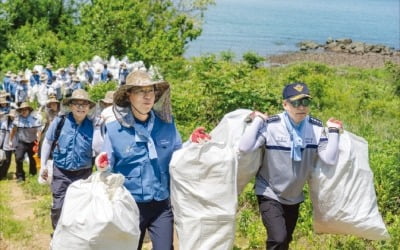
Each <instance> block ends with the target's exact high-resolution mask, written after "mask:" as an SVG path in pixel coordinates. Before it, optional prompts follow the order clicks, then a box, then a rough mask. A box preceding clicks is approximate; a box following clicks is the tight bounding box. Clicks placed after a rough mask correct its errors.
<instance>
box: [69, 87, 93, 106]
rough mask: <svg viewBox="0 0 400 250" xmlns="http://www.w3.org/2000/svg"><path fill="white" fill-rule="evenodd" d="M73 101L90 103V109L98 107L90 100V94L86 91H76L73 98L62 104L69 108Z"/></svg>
mask: <svg viewBox="0 0 400 250" xmlns="http://www.w3.org/2000/svg"><path fill="white" fill-rule="evenodd" d="M73 100H83V101H88V102H89V103H90V108H93V107H94V106H96V103H95V102H93V101H92V100H90V99H89V94H88V93H87V92H86V91H85V90H84V89H76V90H74V92H72V95H71V97H69V98H66V99H64V100H63V102H62V104H63V105H65V106H69V105H70V104H71V102H72V101H73Z"/></svg>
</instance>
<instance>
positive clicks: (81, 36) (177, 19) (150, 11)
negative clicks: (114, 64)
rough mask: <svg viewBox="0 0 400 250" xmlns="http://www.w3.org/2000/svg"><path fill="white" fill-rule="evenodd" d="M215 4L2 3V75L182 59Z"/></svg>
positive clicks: (146, 0) (190, 0) (197, 0)
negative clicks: (94, 63)
mask: <svg viewBox="0 0 400 250" xmlns="http://www.w3.org/2000/svg"><path fill="white" fill-rule="evenodd" d="M213 3H214V1H213V0H178V1H177V0H166V1H155V0H137V1H125V0H113V1H110V0H96V1H86V0H85V1H83V0H12V1H11V0H7V1H1V2H0V13H1V15H0V57H1V58H2V60H1V62H0V71H1V72H3V73H4V71H7V70H12V71H14V72H15V71H18V70H20V69H25V68H32V67H33V66H34V65H36V64H40V65H46V64H47V63H51V64H53V65H54V66H57V67H65V66H66V65H69V64H70V63H75V64H77V63H79V62H81V61H87V60H90V59H92V57H93V56H94V55H98V56H101V57H102V58H109V57H110V56H116V57H118V58H122V57H123V56H128V57H129V59H130V60H131V61H137V60H142V61H144V62H145V63H146V64H147V65H149V64H157V63H162V62H164V61H166V60H170V59H171V58H173V57H176V56H181V55H182V54H183V52H184V50H185V47H186V45H187V43H188V42H190V41H192V40H194V39H196V38H197V37H198V36H199V35H200V33H201V23H202V17H203V12H204V11H205V10H206V8H207V6H208V5H210V4H213Z"/></svg>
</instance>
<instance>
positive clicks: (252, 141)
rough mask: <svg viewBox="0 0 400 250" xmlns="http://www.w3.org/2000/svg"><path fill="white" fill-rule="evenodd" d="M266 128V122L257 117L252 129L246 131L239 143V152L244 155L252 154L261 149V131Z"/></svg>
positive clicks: (251, 126)
mask: <svg viewBox="0 0 400 250" xmlns="http://www.w3.org/2000/svg"><path fill="white" fill-rule="evenodd" d="M263 127H264V120H263V119H262V118H260V117H258V116H256V117H255V118H254V120H253V122H252V123H251V125H250V127H249V128H248V129H246V131H245V132H244V134H243V135H242V137H241V138H240V142H239V150H240V151H241V152H244V153H248V152H252V151H254V150H256V149H257V148H259V147H260V146H261V145H260V144H261V143H260V142H261V140H259V137H260V136H261V133H260V129H262V128H263Z"/></svg>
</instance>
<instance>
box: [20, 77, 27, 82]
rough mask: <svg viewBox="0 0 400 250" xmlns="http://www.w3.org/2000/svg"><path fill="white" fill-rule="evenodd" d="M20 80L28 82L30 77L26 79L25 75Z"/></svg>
mask: <svg viewBox="0 0 400 250" xmlns="http://www.w3.org/2000/svg"><path fill="white" fill-rule="evenodd" d="M19 81H20V82H22V83H27V82H28V79H26V78H25V77H22V78H21V79H20V80H19Z"/></svg>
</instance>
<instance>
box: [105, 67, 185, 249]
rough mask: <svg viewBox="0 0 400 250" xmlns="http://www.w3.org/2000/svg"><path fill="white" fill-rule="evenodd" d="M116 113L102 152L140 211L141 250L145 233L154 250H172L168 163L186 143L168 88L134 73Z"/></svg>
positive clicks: (116, 102)
mask: <svg viewBox="0 0 400 250" xmlns="http://www.w3.org/2000/svg"><path fill="white" fill-rule="evenodd" d="M113 110H114V114H115V120H113V121H110V122H107V123H106V134H105V138H104V147H103V149H104V150H105V152H106V153H107V156H108V159H110V167H111V171H112V172H114V173H120V174H123V175H124V176H125V183H124V186H125V187H126V188H127V189H128V190H129V191H130V193H131V194H132V196H133V198H134V199H135V201H136V203H137V205H138V207H139V211H140V230H141V235H140V241H139V246H138V249H141V248H142V244H143V239H144V236H145V232H146V230H148V232H149V234H150V238H151V241H152V245H153V249H154V250H161V249H163V250H164V249H173V221H174V220H173V214H172V208H171V203H170V183H169V179H170V178H169V162H170V160H171V157H172V153H173V152H174V151H175V150H177V149H179V148H181V145H182V141H181V137H180V134H179V132H178V130H177V128H176V126H175V123H174V121H173V119H172V115H171V107H170V94H169V83H168V82H166V81H164V80H161V81H156V80H153V79H152V77H151V76H150V75H149V74H148V73H147V72H144V71H134V72H132V73H130V74H129V75H128V77H127V79H126V84H125V85H121V86H120V87H119V88H118V89H117V91H116V92H115V94H114V106H113Z"/></svg>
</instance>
